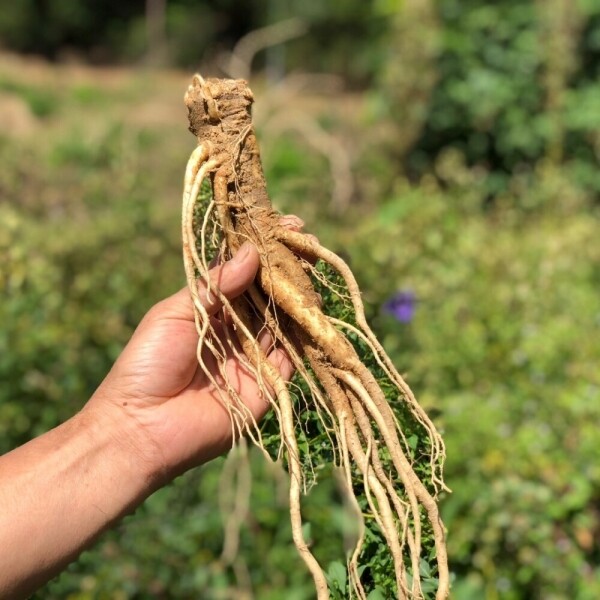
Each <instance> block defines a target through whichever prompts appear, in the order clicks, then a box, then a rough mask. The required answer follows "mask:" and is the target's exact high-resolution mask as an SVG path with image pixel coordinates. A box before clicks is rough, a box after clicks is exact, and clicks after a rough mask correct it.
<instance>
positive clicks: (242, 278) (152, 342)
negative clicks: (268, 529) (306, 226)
mask: <svg viewBox="0 0 600 600" xmlns="http://www.w3.org/2000/svg"><path fill="white" fill-rule="evenodd" d="M224 267H225V268H223V267H219V268H220V269H222V274H223V277H222V278H221V279H222V281H219V287H220V288H221V290H222V291H223V293H225V294H226V295H228V296H230V297H235V296H236V295H238V294H239V293H241V292H242V291H243V290H244V289H245V288H246V287H247V286H248V285H249V283H250V282H251V281H252V279H253V278H254V274H255V273H256V269H257V267H258V257H257V255H256V254H253V253H252V252H251V253H250V256H249V258H248V259H247V261H246V263H243V264H242V265H237V266H236V265H234V263H233V261H231V262H230V263H226V264H225V265H224ZM216 308H218V307H215V306H212V307H211V308H210V309H209V310H210V312H212V313H214V312H216ZM212 324H213V326H214V328H215V331H217V334H218V335H220V336H223V337H224V336H225V335H226V331H225V329H224V327H225V326H224V325H223V323H222V322H221V321H219V320H218V319H216V318H215V317H212ZM229 333H230V334H231V337H233V338H234V339H235V335H234V334H233V332H229ZM197 344H198V333H197V331H196V327H195V324H194V320H193V311H192V303H191V300H190V296H189V292H188V291H187V290H181V291H180V292H178V293H177V294H175V295H174V296H172V297H171V298H168V299H167V300H165V301H163V302H162V303H160V304H158V305H157V306H156V307H154V308H153V309H152V310H151V311H150V312H149V313H148V315H146V317H145V318H144V320H143V321H142V323H141V324H140V326H139V327H138V329H137V330H136V332H135V334H134V335H133V337H132V339H131V341H130V343H129V344H128V346H127V347H126V348H125V350H124V351H123V354H122V355H121V357H120V358H119V360H118V361H117V363H116V364H115V367H114V368H113V372H111V374H110V376H109V377H108V378H107V381H106V384H105V385H107V386H108V387H109V388H112V389H113V390H118V392H119V393H118V394H115V393H113V394H112V395H111V397H112V398H115V397H118V398H119V400H118V401H119V402H120V404H121V407H124V408H125V409H126V413H127V414H128V415H129V416H131V417H133V418H134V419H135V421H136V422H137V423H138V424H140V425H141V426H142V427H143V429H144V431H145V432H146V433H147V434H148V435H149V436H150V438H151V440H152V442H153V443H154V445H155V446H156V447H157V448H158V449H159V451H160V452H161V454H162V456H163V459H164V462H165V464H166V465H167V466H168V467H173V468H176V470H177V471H180V472H182V471H184V470H185V469H187V468H189V467H190V466H193V465H195V464H199V463H201V462H205V461H207V460H209V459H211V458H214V457H215V456H217V455H218V454H220V453H222V452H224V451H225V450H227V448H228V447H230V446H231V441H232V440H231V436H232V428H231V420H230V417H229V414H228V412H227V409H226V408H225V405H224V403H223V402H222V400H221V394H220V390H219V389H217V388H216V387H215V384H214V383H213V382H211V381H210V379H209V378H208V377H207V376H206V374H205V371H204V370H203V369H202V368H201V367H200V366H199V362H198V358H197ZM224 346H225V347H226V348H228V349H227V351H226V352H227V356H226V362H225V364H226V374H227V378H228V381H229V383H230V385H231V386H232V387H233V388H234V389H235V391H236V392H237V394H238V395H239V397H241V398H242V400H243V402H244V404H245V405H246V406H247V407H248V409H249V410H250V412H251V413H252V415H253V416H254V418H255V419H259V418H260V417H261V416H262V415H263V414H264V413H265V412H266V410H267V408H268V401H267V399H266V398H265V397H264V395H263V394H262V393H261V392H260V390H259V387H258V385H257V382H256V380H255V378H254V377H253V376H252V374H251V373H250V372H249V371H248V370H247V368H245V367H244V365H243V364H242V363H241V362H240V360H239V359H238V358H237V356H236V355H235V353H234V352H233V350H232V349H231V348H229V347H228V346H227V345H225V344H224ZM201 358H202V363H203V365H204V367H205V369H206V370H207V371H208V372H209V373H211V374H217V373H218V369H217V364H216V360H215V358H214V357H213V356H212V354H211V353H210V351H209V350H208V349H204V351H203V352H202V357H201ZM270 359H271V361H272V362H273V363H274V364H275V365H276V366H277V367H278V368H279V369H280V370H281V373H282V376H284V377H285V378H289V377H290V376H291V372H292V370H291V364H290V361H289V359H287V357H286V355H285V354H284V353H283V352H282V351H281V350H274V351H273V352H272V353H271V356H270ZM215 376H216V375H215ZM216 382H217V384H220V383H222V382H220V381H219V380H218V379H217V380H216ZM113 402H114V399H113Z"/></svg>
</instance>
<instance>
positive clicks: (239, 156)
mask: <svg viewBox="0 0 600 600" xmlns="http://www.w3.org/2000/svg"><path fill="white" fill-rule="evenodd" d="M251 103H252V93H251V92H250V90H249V89H248V87H247V86H246V84H245V82H243V81H227V80H208V81H205V80H204V79H202V78H201V77H200V76H196V77H195V78H194V80H193V83H192V85H191V86H190V88H189V89H188V93H187V94H186V104H187V106H188V109H189V117H190V129H191V131H192V132H193V133H194V134H195V135H196V136H198V139H199V141H200V146H199V147H198V148H197V149H196V150H195V151H194V153H193V154H192V157H191V158H190V161H189V163H188V168H187V170H186V177H185V187H184V195H183V216H182V234H183V249H184V264H185V270H186V275H187V280H188V285H189V287H190V293H191V295H192V300H193V304H194V311H195V320H196V327H197V329H198V334H199V351H198V356H199V359H200V361H201V366H202V368H203V370H204V372H205V373H206V375H207V377H208V378H209V379H210V380H211V381H213V382H215V383H216V377H217V375H218V377H219V380H220V381H224V382H225V384H224V387H223V388H222V393H221V400H222V402H223V404H224V406H226V408H227V410H228V411H229V414H230V415H231V418H232V433H233V434H234V438H239V436H240V435H242V434H244V433H246V434H249V435H250V437H251V438H252V439H253V440H254V441H255V442H256V443H257V444H259V445H261V438H260V430H259V428H258V426H257V424H256V422H255V421H254V419H253V418H252V415H251V414H250V412H249V411H248V409H247V408H246V407H245V405H244V402H243V398H241V397H240V396H239V393H238V392H237V391H236V387H235V385H233V382H230V381H229V380H228V377H227V370H226V365H225V362H226V357H227V356H228V355H230V354H231V353H232V352H233V353H235V354H236V355H237V356H238V357H239V359H240V360H241V361H242V362H243V363H244V364H245V365H246V366H247V368H248V369H249V370H250V371H251V372H252V373H253V374H254V376H255V377H256V380H257V382H258V384H259V386H260V389H261V391H262V394H263V396H264V398H265V400H266V401H268V402H270V403H271V405H272V406H273V408H274V410H275V413H276V416H277V419H278V422H279V427H280V433H281V439H282V448H283V450H284V455H285V459H286V463H287V468H288V471H289V474H290V515H291V521H292V532H293V539H294V543H295V545H296V547H297V548H298V551H299V553H300V555H301V557H302V559H303V560H304V562H305V563H306V565H307V567H308V569H309V570H310V572H311V574H312V576H313V579H314V581H315V587H316V590H317V596H318V599H319V600H326V599H328V598H329V591H328V588H327V580H326V577H325V575H324V573H323V570H322V568H321V567H320V565H319V564H318V562H317V561H316V559H315V557H314V556H313V554H312V552H311V550H310V548H309V544H308V542H307V540H305V539H304V536H303V533H302V515H301V505H300V501H301V494H302V491H303V489H305V487H306V477H307V474H306V473H305V472H304V471H303V464H304V463H303V460H302V456H301V454H300V450H299V446H298V442H297V436H298V434H299V432H300V425H299V424H298V423H297V419H296V418H295V410H296V407H295V404H294V403H295V400H294V397H293V396H292V394H290V390H289V389H288V385H287V384H286V382H285V381H284V380H283V378H282V377H281V374H280V373H279V372H278V371H277V369H275V367H273V365H272V364H271V363H270V362H269V360H268V358H267V355H266V354H265V352H264V351H263V350H262V349H261V345H260V342H259V336H260V335H263V334H264V333H265V331H267V332H268V334H269V335H270V337H271V339H272V340H273V343H274V344H277V345H278V346H280V347H282V348H284V349H286V351H287V352H288V354H289V356H290V358H291V360H292V361H293V362H294V364H295V366H296V368H297V373H298V376H300V377H302V378H303V379H304V380H305V382H306V385H307V389H309V390H310V392H311V394H312V400H313V402H314V409H315V410H316V412H317V413H318V415H319V419H320V421H321V425H322V426H323V428H324V429H325V430H326V431H327V434H328V436H329V438H330V439H331V440H332V445H333V448H332V451H333V454H334V456H338V457H339V461H340V466H341V467H342V469H343V471H344V473H345V474H346V481H347V485H348V492H349V493H350V494H351V495H352V497H353V498H355V497H356V495H358V496H362V497H363V498H364V499H365V501H366V503H367V505H368V506H369V507H370V511H371V514H372V517H373V519H374V521H375V523H377V525H378V528H379V532H380V534H381V536H382V537H383V539H384V540H385V542H386V544H387V547H388V548H389V551H390V554H391V555H392V558H393V563H394V577H395V580H396V587H397V595H398V597H399V598H406V599H411V598H423V597H424V596H423V592H422V587H421V580H420V574H419V571H420V568H419V567H420V561H421V560H422V559H423V553H424V551H423V548H422V543H421V540H422V535H423V528H424V527H425V528H426V529H427V531H428V532H430V533H431V534H432V536H433V538H434V543H435V551H436V561H437V575H438V590H437V593H436V598H437V600H442V599H444V598H446V597H447V595H448V593H449V574H448V564H447V556H446V547H445V533H444V527H443V524H442V522H441V520H440V517H439V511H438V506H437V494H438V493H439V492H440V491H441V490H444V489H446V488H445V487H444V483H443V479H442V464H443V460H444V455H445V450H444V444H443V441H442V439H441V437H440V435H439V433H438V432H437V431H436V429H435V426H434V425H433V423H432V422H431V420H430V419H429V418H428V416H427V415H426V414H425V412H424V411H423V409H422V408H421V407H420V406H419V404H418V403H417V401H416V399H415V398H414V396H413V394H412V392H411V391H410V389H409V387H408V386H407V384H406V383H405V381H404V380H403V379H402V377H401V376H400V374H399V373H398V371H397V370H396V369H395V368H394V366H393V364H392V363H391V361H390V359H389V358H388V356H387V355H386V353H385V351H384V350H383V348H382V347H381V345H380V344H379V342H378V341H377V339H376V338H375V336H374V335H373V333H372V331H371V330H370V328H369V326H368V324H367V322H366V319H365V317H364V309H363V305H362V301H361V298H360V291H359V289H358V285H357V283H356V280H355V278H354V276H353V274H352V272H351V271H350V269H349V268H348V266H347V265H346V264H345V263H344V262H343V261H342V260H341V259H340V258H339V257H338V256H337V255H335V254H334V253H332V252H331V251H329V250H327V249H326V248H324V247H322V246H321V245H320V244H319V243H318V242H317V241H316V240H314V239H313V238H311V237H310V236H305V235H303V234H301V233H299V232H297V231H292V230H290V229H288V228H286V227H285V226H282V224H281V222H280V219H279V217H278V215H277V214H276V213H275V212H274V211H273V209H272V207H271V204H270V201H269V198H268V196H267V193H266V186H265V181H264V177H263V174H262V168H261V165H260V157H259V152H258V144H257V142H256V138H255V136H254V132H253V129H252V123H251V117H250V105H251ZM204 179H210V181H211V183H212V201H211V202H210V204H209V206H208V209H207V211H206V212H205V214H204V217H203V221H202V224H199V223H197V222H195V221H194V214H195V212H194V211H195V207H196V202H197V198H198V194H199V190H200V186H201V184H202V182H203V180H204ZM209 224H211V226H212V228H213V229H216V230H217V231H218V232H219V235H220V241H219V246H220V247H219V250H220V252H221V254H222V255H223V257H224V258H228V257H230V256H232V255H233V254H235V252H236V250H237V249H238V248H239V247H240V246H241V244H242V243H243V242H244V241H246V240H250V241H251V242H252V243H253V244H254V245H255V246H256V247H257V248H258V251H259V255H260V268H259V272H258V276H257V281H256V283H255V284H254V285H253V286H252V287H251V289H250V290H249V291H248V292H247V293H246V294H245V295H244V296H243V297H241V298H238V299H236V300H235V301H233V302H229V301H228V300H227V299H226V298H225V297H223V295H222V294H221V293H220V291H219V290H218V289H217V288H216V286H215V285H214V284H213V283H212V282H211V281H210V275H209V265H208V262H207V245H208V239H207V236H206V233H205V232H206V231H207V228H208V227H209ZM299 255H302V256H303V257H305V258H306V257H308V258H309V259H311V258H312V259H313V260H317V259H318V260H321V261H323V262H325V263H327V264H328V265H330V267H331V268H332V269H333V270H335V271H337V273H338V274H339V276H341V278H342V279H343V281H344V283H345V288H346V290H347V292H346V295H347V298H348V299H349V302H350V308H352V309H353V312H354V318H355V322H356V325H353V324H349V323H345V322H343V321H339V320H338V319H336V318H334V317H331V316H328V315H326V314H325V313H324V312H323V309H322V307H321V302H320V297H319V294H318V293H317V292H316V291H315V284H316V283H319V284H321V285H322V284H323V283H324V284H325V285H326V286H327V287H329V288H330V290H332V292H334V293H337V294H338V297H339V298H340V299H343V298H344V295H343V294H341V293H339V290H338V291H336V288H335V287H334V286H330V285H329V284H328V283H327V281H326V279H325V276H324V275H322V274H321V275H319V277H318V279H317V280H313V279H311V275H310V272H311V268H310V265H309V264H308V263H307V262H305V261H303V260H301V259H300V258H299ZM307 265H308V266H309V268H308V269H307V268H306V267H307ZM307 271H308V272H307ZM312 271H313V272H314V269H312ZM197 278H201V279H202V280H204V282H205V283H206V287H207V289H208V290H210V293H212V294H214V295H216V296H218V297H219V298H220V299H221V300H222V302H223V304H224V307H225V309H224V310H226V311H227V313H228V315H229V318H231V320H232V322H233V325H234V328H235V339H233V338H227V339H223V337H222V336H218V335H217V334H216V332H215V330H214V328H213V326H212V324H211V321H210V319H209V318H208V315H207V313H206V311H205V309H204V308H203V304H202V302H201V299H200V298H199V296H198V288H197ZM257 319H258V322H259V324H258V325H257ZM348 332H350V333H352V334H353V337H354V338H358V339H359V340H360V341H361V343H362V345H363V349H366V350H367V351H369V352H371V353H372V355H373V356H374V357H375V360H376V363H377V364H378V365H379V367H380V371H381V373H383V375H382V376H383V377H384V378H386V379H387V386H388V387H390V386H393V387H395V389H396V394H397V396H398V402H403V405H404V406H405V407H406V408H407V409H408V411H407V412H408V414H410V415H411V417H410V418H411V419H412V421H411V423H412V427H413V429H414V428H415V427H416V428H417V430H418V431H417V433H418V434H419V436H420V437H421V438H422V441H421V445H420V447H419V454H421V455H425V454H427V455H428V456H429V459H428V461H429V462H428V466H429V468H430V471H431V476H430V478H429V480H428V481H426V482H423V481H421V480H420V479H419V477H418V475H417V474H416V472H415V469H414V464H413V463H414V461H415V459H414V458H413V456H414V455H416V454H417V453H416V452H413V449H411V447H410V445H409V444H408V442H407V439H406V436H405V434H404V432H403V429H402V427H403V424H402V422H401V419H400V417H399V416H398V414H396V413H395V412H394V410H393V409H392V407H391V406H390V404H389V402H388V399H387V398H386V394H385V393H384V392H383V390H382V388H381V386H380V384H379V381H378V379H377V378H376V377H375V376H374V375H373V373H371V372H370V371H369V369H368V368H367V367H366V366H365V365H364V364H363V362H362V361H361V359H360V358H359V355H358V354H357V349H356V348H355V346H354V345H353V344H352V343H351V342H350V341H349V339H348V338H347V337H346V334H347V333H348ZM239 348H241V349H242V350H241V351H240V350H239ZM203 350H208V351H210V352H211V353H212V355H213V356H214V357H215V358H216V362H217V365H218V370H219V373H218V374H214V373H211V372H210V370H209V369H208V368H207V367H206V366H205V365H204V364H202V353H201V351H203ZM303 357H305V359H303ZM305 360H306V361H307V362H306V363H305ZM403 418H404V419H406V418H407V417H403ZM419 460H421V458H420V457H419ZM359 537H360V539H359V542H358V544H357V547H356V549H355V550H354V551H353V552H352V554H351V556H349V558H348V571H349V580H350V583H351V588H352V590H353V593H354V595H355V596H356V597H357V598H360V599H364V598H366V591H365V588H364V586H363V583H362V582H361V580H360V577H359V575H358V573H359V569H358V564H359V561H360V555H361V544H362V539H363V536H362V535H361V536H359Z"/></svg>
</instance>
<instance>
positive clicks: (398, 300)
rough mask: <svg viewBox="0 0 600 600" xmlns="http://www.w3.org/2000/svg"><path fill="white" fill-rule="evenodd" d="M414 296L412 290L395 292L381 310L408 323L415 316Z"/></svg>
mask: <svg viewBox="0 0 600 600" xmlns="http://www.w3.org/2000/svg"><path fill="white" fill-rule="evenodd" d="M415 305H416V298H415V293H414V292H413V291H412V290H400V291H398V292H396V293H395V294H394V295H393V296H392V297H391V298H390V299H389V300H387V302H386V303H385V304H384V305H383V310H384V311H385V312H386V313H388V314H389V315H392V317H394V318H395V319H396V320H398V321H400V322H401V323H410V322H411V321H412V320H413V317H414V316H415Z"/></svg>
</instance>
